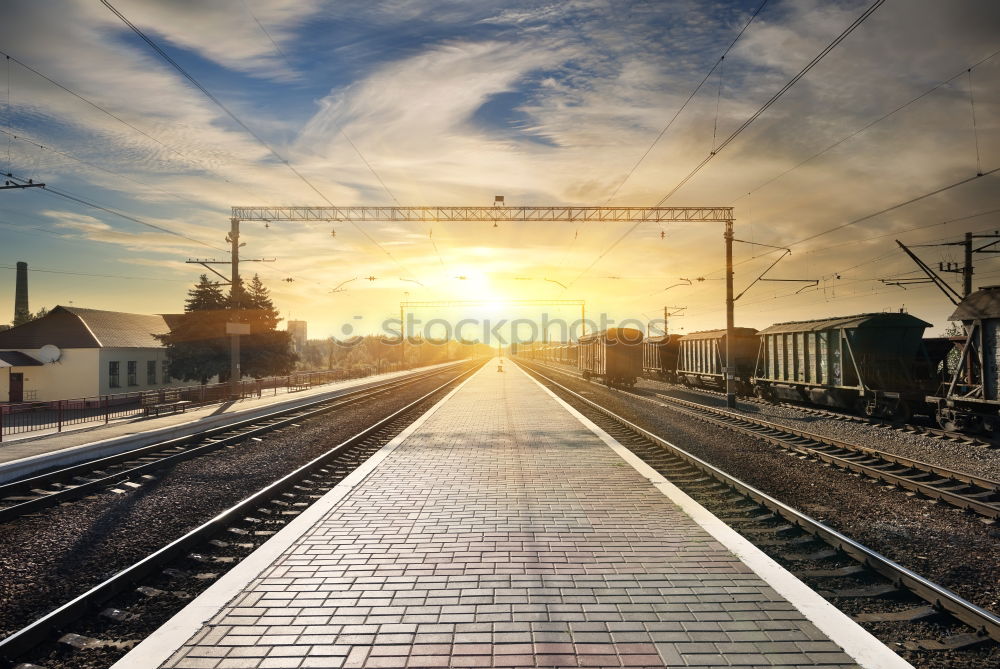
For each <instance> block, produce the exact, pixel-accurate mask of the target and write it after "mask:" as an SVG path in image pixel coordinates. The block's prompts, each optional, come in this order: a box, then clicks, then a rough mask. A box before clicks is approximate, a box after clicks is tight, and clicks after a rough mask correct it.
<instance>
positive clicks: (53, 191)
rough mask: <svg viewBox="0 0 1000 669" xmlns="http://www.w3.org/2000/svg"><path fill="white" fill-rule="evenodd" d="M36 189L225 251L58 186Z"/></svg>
mask: <svg viewBox="0 0 1000 669" xmlns="http://www.w3.org/2000/svg"><path fill="white" fill-rule="evenodd" d="M14 178H16V179H21V177H17V176H16V175H15V176H14ZM36 190H40V191H43V192H45V193H49V194H51V195H56V196H59V197H61V198H64V199H67V200H70V201H72V202H76V203H78V204H82V205H84V206H87V207H91V208H93V209H97V210H99V211H103V212H105V213H107V214H111V215H113V216H117V217H119V218H122V219H125V220H126V221H132V222H133V223H138V224H139V225H144V226H146V227H147V228H152V229H153V230H158V231H160V232H163V233H166V234H168V235H173V236H175V237H179V238H181V239H186V240H187V241H189V242H192V243H195V244H200V245H201V246H205V247H208V248H210V249H212V250H215V251H221V252H223V253H225V252H226V249H223V248H220V247H218V246H212V245H211V244H209V243H208V242H203V241H201V240H200V239H195V238H194V237H189V236H188V235H185V234H184V233H182V232H177V231H176V230H171V229H170V228H167V227H164V226H162V225H157V224H156V223H150V222H149V221H144V220H142V219H141V218H138V217H136V216H132V215H131V214H126V213H125V212H122V211H118V210H117V209H112V208H111V207H107V206H104V205H102V204H98V203H96V202H92V201H91V200H88V199H86V198H84V197H81V196H79V195H74V194H73V193H70V192H67V191H64V190H60V189H58V188H53V187H52V186H45V188H39V189H36Z"/></svg>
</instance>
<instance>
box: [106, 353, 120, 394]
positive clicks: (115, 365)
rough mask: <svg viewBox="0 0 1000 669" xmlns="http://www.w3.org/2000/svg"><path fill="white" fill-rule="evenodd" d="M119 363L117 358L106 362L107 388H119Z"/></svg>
mask: <svg viewBox="0 0 1000 669" xmlns="http://www.w3.org/2000/svg"><path fill="white" fill-rule="evenodd" d="M120 367H121V363H120V362H118V361H117V360H112V361H111V362H109V363H108V387H109V388H121V387H122V384H121V382H120V381H119V378H118V373H119V368H120Z"/></svg>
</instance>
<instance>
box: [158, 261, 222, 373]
mask: <svg viewBox="0 0 1000 669" xmlns="http://www.w3.org/2000/svg"><path fill="white" fill-rule="evenodd" d="M227 306H228V305H227V300H226V296H225V295H224V294H223V292H222V289H221V288H220V287H219V285H218V284H217V283H215V282H213V281H211V280H209V278H208V276H207V275H205V274H202V275H201V277H200V278H199V280H198V283H197V284H196V285H195V286H194V288H192V289H190V290H189V291H188V297H187V300H185V302H184V314H183V315H182V316H181V317H180V318H178V319H176V320H175V322H173V323H172V324H171V330H170V332H169V333H167V334H165V335H157V339H159V340H160V341H161V342H163V345H164V346H165V347H166V349H167V360H169V361H170V376H172V377H173V378H175V379H182V380H184V381H198V382H199V383H201V384H206V383H208V380H209V379H211V378H212V377H213V376H218V377H220V378H222V376H223V375H224V374H225V373H226V372H227V371H228V370H229V339H228V338H227V337H226V329H225V323H226V320H227V309H226V308H227Z"/></svg>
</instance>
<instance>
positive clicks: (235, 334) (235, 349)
mask: <svg viewBox="0 0 1000 669" xmlns="http://www.w3.org/2000/svg"><path fill="white" fill-rule="evenodd" d="M230 223H231V225H230V228H229V237H227V239H228V240H229V245H230V250H229V254H230V258H231V260H230V268H231V270H232V272H231V273H232V278H231V279H230V282H232V287H231V288H230V289H229V297H230V300H231V302H232V304H231V308H232V310H233V316H234V317H235V316H237V315H238V314H239V310H240V304H241V302H242V300H241V299H240V298H241V296H242V294H243V286H242V284H241V283H240V219H238V218H233V219H230ZM231 325H235V318H234V322H233V323H226V329H227V330H228V331H229V332H230V335H229V388H230V393H229V394H230V395H231V396H233V397H236V396H238V395H239V394H240V381H241V380H242V378H243V377H242V375H241V374H240V334H241V332H240V330H242V328H234V327H231Z"/></svg>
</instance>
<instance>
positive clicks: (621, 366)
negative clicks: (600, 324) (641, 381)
mask: <svg viewBox="0 0 1000 669" xmlns="http://www.w3.org/2000/svg"><path fill="white" fill-rule="evenodd" d="M577 360H578V361H579V367H580V371H581V372H583V378H585V379H591V378H598V379H600V380H601V381H603V382H604V384H605V385H608V386H619V387H626V386H627V387H632V386H634V385H635V381H636V379H637V378H639V377H640V376H642V332H640V331H639V330H634V329H632V328H609V329H608V330H605V331H604V332H598V333H595V334H591V335H585V336H583V337H580V341H579V342H578V344H577Z"/></svg>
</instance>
